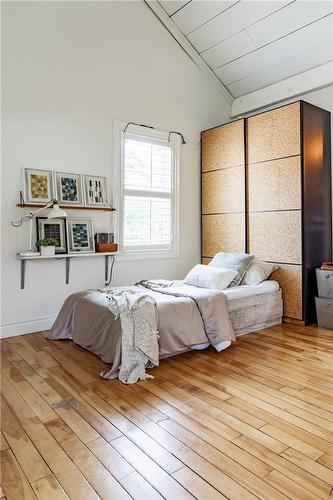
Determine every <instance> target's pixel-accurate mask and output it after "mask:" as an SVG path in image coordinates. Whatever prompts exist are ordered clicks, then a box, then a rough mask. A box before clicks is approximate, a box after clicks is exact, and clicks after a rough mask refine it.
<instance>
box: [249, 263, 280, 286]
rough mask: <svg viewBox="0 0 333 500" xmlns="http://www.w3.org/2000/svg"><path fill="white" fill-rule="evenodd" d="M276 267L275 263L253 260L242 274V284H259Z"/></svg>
mask: <svg viewBox="0 0 333 500" xmlns="http://www.w3.org/2000/svg"><path fill="white" fill-rule="evenodd" d="M278 267H279V266H278V265H277V264H271V263H270V262H263V261H260V260H254V261H253V262H252V264H251V265H250V267H249V268H248V270H247V271H246V273H245V275H244V278H243V281H242V285H259V283H261V282H262V281H264V280H267V278H268V277H269V276H270V275H271V274H272V272H273V271H276V269H278Z"/></svg>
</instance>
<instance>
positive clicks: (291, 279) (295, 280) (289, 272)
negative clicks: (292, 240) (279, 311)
mask: <svg viewBox="0 0 333 500" xmlns="http://www.w3.org/2000/svg"><path fill="white" fill-rule="evenodd" d="M270 279H273V280H276V281H277V282H278V283H279V285H280V288H281V290H282V296H283V316H285V317H287V318H293V319H299V320H302V319H303V317H302V266H290V265H285V264H279V269H277V270H276V271H274V273H273V274H272V275H271V276H270Z"/></svg>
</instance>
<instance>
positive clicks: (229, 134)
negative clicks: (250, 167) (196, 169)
mask: <svg viewBox="0 0 333 500" xmlns="http://www.w3.org/2000/svg"><path fill="white" fill-rule="evenodd" d="M244 156H245V153H244V120H237V121H235V122H232V123H227V124H226V125H221V126H220V127H216V128H213V129H211V130H206V131H205V132H203V133H202V170H203V172H207V171H208V170H216V169H219V168H226V167H234V166H237V165H244V162H245V158H244Z"/></svg>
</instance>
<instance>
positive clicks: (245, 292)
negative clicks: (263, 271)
mask: <svg viewBox="0 0 333 500" xmlns="http://www.w3.org/2000/svg"><path fill="white" fill-rule="evenodd" d="M279 288H280V287H279V284H278V282H277V281H274V280H266V281H262V282H261V283H259V285H241V286H235V287H232V288H227V289H226V290H223V293H224V294H225V295H226V296H227V297H228V300H229V302H230V301H232V300H238V299H244V298H245V297H253V296H255V295H261V294H263V293H264V294H266V293H273V292H276V291H277V290H279Z"/></svg>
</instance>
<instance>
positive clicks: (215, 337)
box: [49, 281, 235, 371]
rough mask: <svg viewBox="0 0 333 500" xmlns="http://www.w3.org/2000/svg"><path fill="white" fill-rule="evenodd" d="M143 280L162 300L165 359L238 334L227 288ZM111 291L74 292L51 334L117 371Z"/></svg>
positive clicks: (161, 345) (159, 306)
mask: <svg viewBox="0 0 333 500" xmlns="http://www.w3.org/2000/svg"><path fill="white" fill-rule="evenodd" d="M169 285H171V282H170V283H169V284H168V283H166V282H163V283H159V282H156V281H143V282H141V283H140V284H138V285H137V288H139V289H141V290H144V291H145V292H146V293H147V294H149V295H151V296H152V297H153V298H154V299H155V300H156V303H157V313H158V332H159V335H160V338H159V353H160V359H162V358H165V357H168V356H172V355H174V354H178V353H181V352H185V351H187V350H189V349H191V348H195V346H196V345H201V344H206V343H210V344H211V345H213V346H218V344H220V343H221V342H223V341H226V340H235V335H234V331H233V328H232V324H231V321H230V318H229V310H228V301H227V298H226V297H225V295H223V293H222V292H217V291H215V290H208V289H204V288H198V287H192V286H190V285H182V284H176V285H174V286H169ZM107 292H110V290H104V291H100V290H87V291H83V292H79V293H75V294H73V295H70V296H69V297H68V298H67V299H66V300H65V302H64V304H63V306H62V308H61V310H60V312H59V314H58V317H57V319H56V320H55V322H54V324H53V326H52V328H51V330H50V332H49V338H50V339H53V340H55V339H68V338H72V339H73V341H74V342H75V343H77V344H79V345H80V346H82V347H84V348H85V349H88V350H89V351H92V352H93V353H95V354H97V355H98V356H99V357H100V358H101V359H102V360H103V361H105V362H106V363H112V371H113V370H115V371H117V370H118V368H119V365H120V362H121V327H120V320H119V318H117V319H115V317H114V316H113V314H112V313H111V312H110V311H109V310H108V308H107V305H108V299H107Z"/></svg>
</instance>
